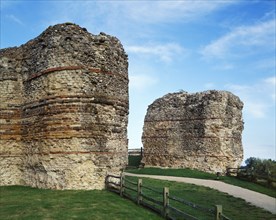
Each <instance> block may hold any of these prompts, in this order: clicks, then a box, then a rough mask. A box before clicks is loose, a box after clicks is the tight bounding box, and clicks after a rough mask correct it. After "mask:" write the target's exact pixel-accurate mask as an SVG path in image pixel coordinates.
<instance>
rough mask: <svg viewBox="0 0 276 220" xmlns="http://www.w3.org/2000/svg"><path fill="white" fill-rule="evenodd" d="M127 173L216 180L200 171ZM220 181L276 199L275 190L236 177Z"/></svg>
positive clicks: (146, 170) (175, 170)
mask: <svg viewBox="0 0 276 220" xmlns="http://www.w3.org/2000/svg"><path fill="white" fill-rule="evenodd" d="M127 172H130V173H137V174H149V175H160V176H178V177H190V178H198V179H211V180H214V179H216V175H215V174H211V173H205V172H202V171H199V170H191V169H170V168H168V169H161V168H144V169H131V170H127ZM220 181H223V182H225V183H229V184H232V185H235V186H240V187H243V188H246V189H250V190H253V191H256V192H259V193H263V194H266V195H268V196H271V197H274V198H275V197H276V190H275V189H272V188H267V187H264V186H261V185H259V184H256V183H252V182H248V181H244V180H239V179H237V178H235V177H228V176H223V177H220Z"/></svg>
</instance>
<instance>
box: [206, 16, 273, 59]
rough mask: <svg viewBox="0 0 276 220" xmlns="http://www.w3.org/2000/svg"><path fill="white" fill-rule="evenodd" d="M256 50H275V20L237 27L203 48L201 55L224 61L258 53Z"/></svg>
mask: <svg viewBox="0 0 276 220" xmlns="http://www.w3.org/2000/svg"><path fill="white" fill-rule="evenodd" d="M258 48H259V49H260V48H262V49H267V50H272V49H274V50H275V19H271V20H269V21H265V22H260V23H257V24H255V25H252V26H241V27H237V28H235V29H233V30H232V31H231V32H229V33H227V34H226V35H224V36H222V37H221V38H219V39H217V40H215V41H213V42H212V43H210V44H209V45H207V46H205V47H204V48H203V49H202V50H201V54H202V55H203V57H204V58H206V59H210V58H218V59H225V58H229V57H236V56H238V57H240V56H242V55H244V53H250V54H251V53H260V50H257V49H258Z"/></svg>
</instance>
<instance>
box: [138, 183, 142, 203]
mask: <svg viewBox="0 0 276 220" xmlns="http://www.w3.org/2000/svg"><path fill="white" fill-rule="evenodd" d="M142 198H143V197H142V179H138V183H137V204H138V205H140V204H141V202H142Z"/></svg>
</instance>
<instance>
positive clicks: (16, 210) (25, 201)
mask: <svg viewBox="0 0 276 220" xmlns="http://www.w3.org/2000/svg"><path fill="white" fill-rule="evenodd" d="M0 219H3V220H4V219H5V220H8V219H22V220H23V219H28V220H32V219H34V220H39V219H55V220H56V219H57V220H58V219H62V220H64V219H93V220H102V219H108V220H109V219H118V220H121V219H125V220H128V219H141V220H144V219H156V220H157V219H161V218H160V217H159V216H158V215H156V214H155V213H153V212H151V211H149V210H146V209H143V208H141V207H139V206H137V205H136V204H134V203H133V202H131V201H129V200H126V199H123V198H121V197H119V196H118V195H116V194H114V193H111V192H108V191H105V190H103V191H100V190H93V191H92V190H90V191H81V190H65V191H57V190H46V189H34V188H30V187H24V186H1V187H0Z"/></svg>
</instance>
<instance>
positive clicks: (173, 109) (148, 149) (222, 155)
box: [142, 90, 243, 173]
mask: <svg viewBox="0 0 276 220" xmlns="http://www.w3.org/2000/svg"><path fill="white" fill-rule="evenodd" d="M242 108H243V103H242V102H241V101H240V99H239V98H238V97H237V96H235V95H233V94H232V93H230V92H226V91H215V90H211V91H206V92H200V93H194V94H188V93H186V92H178V93H172V94H167V95H165V96H164V97H162V98H159V99H157V100H155V101H154V102H153V103H152V104H151V105H150V106H149V107H148V110H147V114H146V116H145V121H144V128H143V136H142V142H143V146H144V155H143V160H142V163H144V164H145V166H160V167H174V168H192V169H198V170H202V171H207V172H213V173H214V172H225V170H226V168H227V167H231V168H234V167H238V166H239V165H240V164H241V162H242V159H243V148H242V130H243V120H242Z"/></svg>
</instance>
